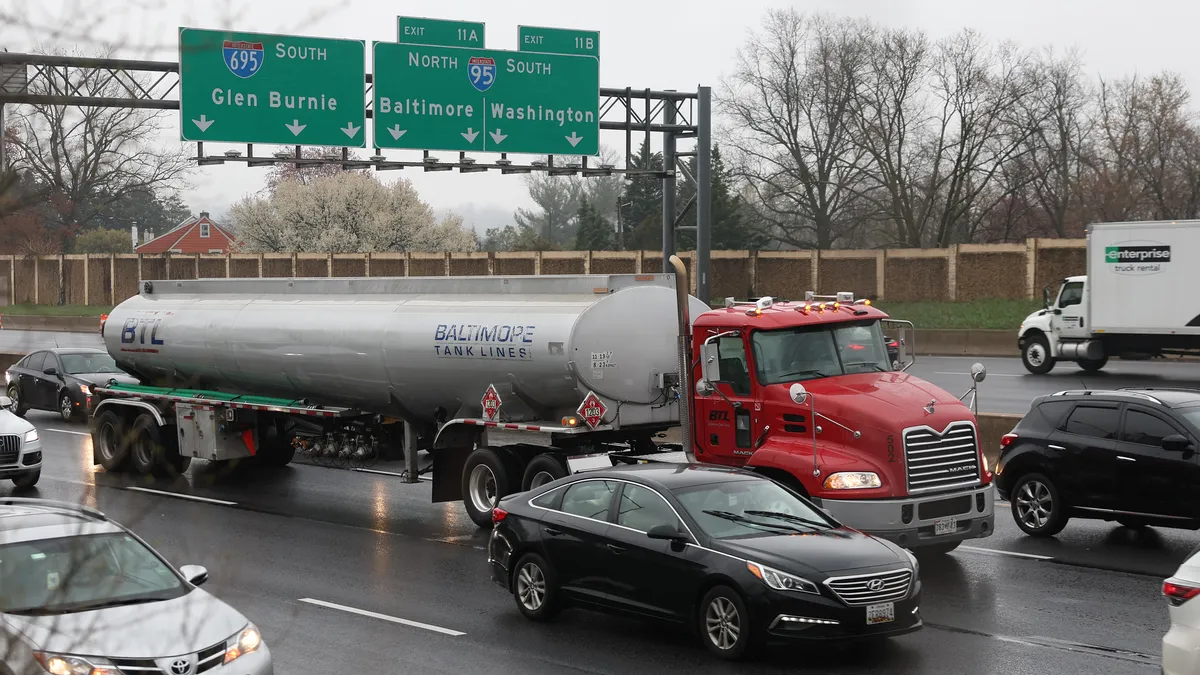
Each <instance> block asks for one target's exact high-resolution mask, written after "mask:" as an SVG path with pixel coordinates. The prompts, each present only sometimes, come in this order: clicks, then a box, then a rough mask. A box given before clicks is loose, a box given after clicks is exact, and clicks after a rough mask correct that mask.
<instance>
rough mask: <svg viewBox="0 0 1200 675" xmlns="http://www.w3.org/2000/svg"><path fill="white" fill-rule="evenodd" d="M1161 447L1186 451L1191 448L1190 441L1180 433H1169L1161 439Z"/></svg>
mask: <svg viewBox="0 0 1200 675" xmlns="http://www.w3.org/2000/svg"><path fill="white" fill-rule="evenodd" d="M1162 447H1163V450H1170V451H1172V452H1187V451H1189V450H1191V449H1192V442H1191V441H1189V440H1188V439H1187V438H1186V437H1184V436H1181V435H1180V434H1171V435H1170V436H1167V437H1166V438H1164V439H1162Z"/></svg>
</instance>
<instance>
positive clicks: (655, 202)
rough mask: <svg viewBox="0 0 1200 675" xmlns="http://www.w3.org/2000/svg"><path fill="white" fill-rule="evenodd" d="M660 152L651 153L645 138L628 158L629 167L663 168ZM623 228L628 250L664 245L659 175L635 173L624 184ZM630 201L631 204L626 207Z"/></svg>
mask: <svg viewBox="0 0 1200 675" xmlns="http://www.w3.org/2000/svg"><path fill="white" fill-rule="evenodd" d="M662 166H663V159H662V153H661V152H654V153H652V152H650V142H649V141H643V142H642V147H641V150H640V151H639V152H638V154H637V155H636V156H634V157H631V158H629V168H630V169H649V170H653V171H661V170H662ZM621 204H622V206H621V229H622V230H624V239H625V249H626V250H630V251H636V250H639V249H641V250H654V249H657V248H660V247H661V246H662V179H661V178H659V177H657V176H634V177H632V178H630V179H629V180H628V181H627V182H626V183H625V190H624V192H623V193H622V195H621ZM625 204H628V206H625Z"/></svg>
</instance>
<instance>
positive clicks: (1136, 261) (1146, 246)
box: [1104, 241, 1171, 275]
mask: <svg viewBox="0 0 1200 675" xmlns="http://www.w3.org/2000/svg"><path fill="white" fill-rule="evenodd" d="M1104 261H1105V262H1106V263H1108V264H1109V270H1111V271H1112V272H1114V273H1116V274H1134V275H1141V274H1157V273H1159V272H1162V271H1163V270H1164V269H1165V268H1164V265H1166V264H1167V263H1170V262H1171V247H1170V246H1168V245H1166V244H1160V243H1157V242H1140V241H1139V242H1122V243H1120V244H1115V245H1113V246H1105V247H1104Z"/></svg>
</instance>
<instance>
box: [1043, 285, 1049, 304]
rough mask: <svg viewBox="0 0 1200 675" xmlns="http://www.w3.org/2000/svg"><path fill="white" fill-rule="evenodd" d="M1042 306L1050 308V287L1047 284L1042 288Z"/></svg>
mask: <svg viewBox="0 0 1200 675" xmlns="http://www.w3.org/2000/svg"><path fill="white" fill-rule="evenodd" d="M1042 307H1044V308H1045V309H1050V287H1049V286H1047V287H1045V288H1043V289H1042Z"/></svg>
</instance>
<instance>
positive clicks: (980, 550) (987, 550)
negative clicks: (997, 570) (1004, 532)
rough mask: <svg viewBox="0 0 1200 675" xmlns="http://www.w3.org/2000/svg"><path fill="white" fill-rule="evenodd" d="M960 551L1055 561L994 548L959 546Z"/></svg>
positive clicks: (1044, 556) (1046, 557)
mask: <svg viewBox="0 0 1200 675" xmlns="http://www.w3.org/2000/svg"><path fill="white" fill-rule="evenodd" d="M957 550H959V551H967V552H969V553H982V554H984V555H1007V556H1012V557H1014V558H1026V559H1029V560H1054V557H1053V556H1048V555H1035V554H1033V553H1017V552H1016V551H1001V550H998V549H994V548H980V547H978V546H959V547H958V549H957Z"/></svg>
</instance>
